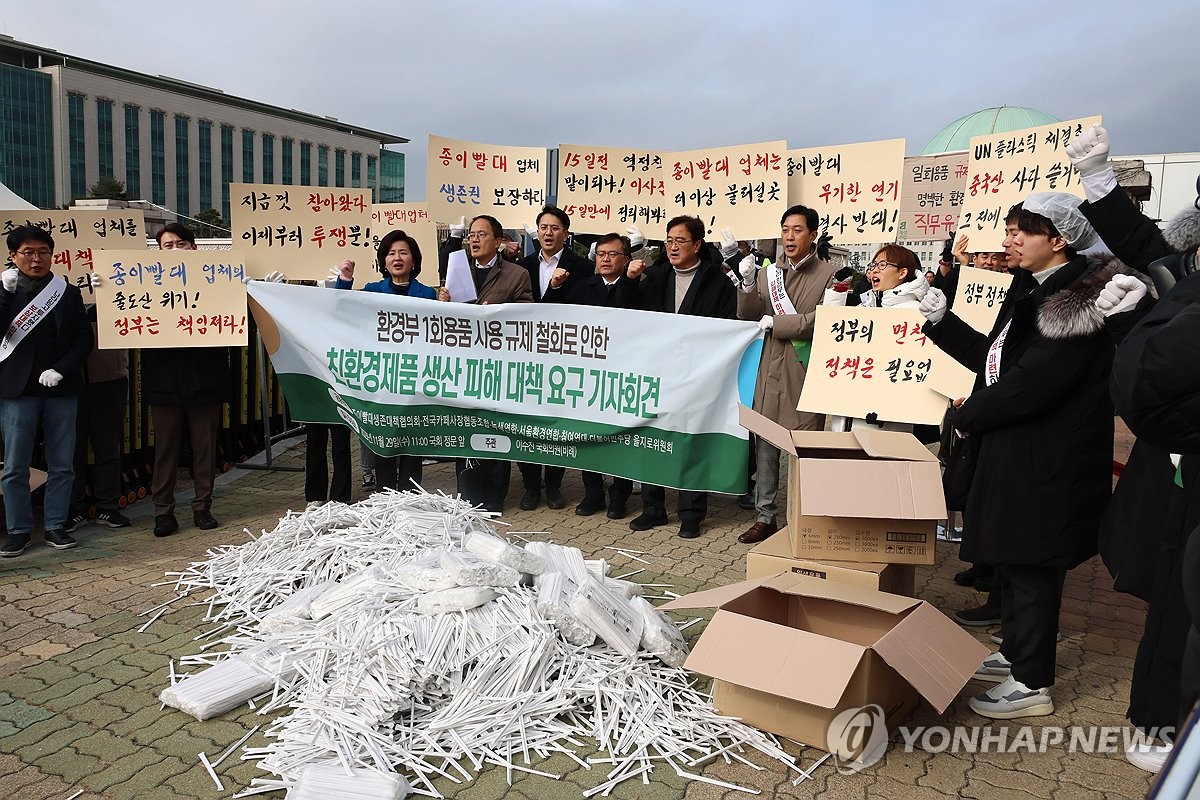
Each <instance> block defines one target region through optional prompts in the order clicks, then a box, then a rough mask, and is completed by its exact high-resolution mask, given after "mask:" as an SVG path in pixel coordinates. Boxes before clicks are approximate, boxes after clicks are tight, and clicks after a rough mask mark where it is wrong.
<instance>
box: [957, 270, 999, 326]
mask: <svg viewBox="0 0 1200 800" xmlns="http://www.w3.org/2000/svg"><path fill="white" fill-rule="evenodd" d="M1012 282H1013V276H1012V275H1010V274H1008V273H1007V272H991V271H989V270H986V269H976V268H975V267H961V268H960V269H959V273H958V291H957V292H956V293H955V295H954V313H955V314H956V315H957V316H958V317H959V319H961V320H962V321H963V322H965V323H967V324H968V325H970V326H971V327H972V328H974V329H975V330H977V331H979V332H980V333H991V332H992V326H993V325H995V324H996V316H997V315H998V314H999V313H1000V304H1001V303H1003V302H1004V298H1005V297H1007V296H1008V289H1009V287H1010V286H1012Z"/></svg>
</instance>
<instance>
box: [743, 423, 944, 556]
mask: <svg viewBox="0 0 1200 800" xmlns="http://www.w3.org/2000/svg"><path fill="white" fill-rule="evenodd" d="M738 411H739V419H740V421H741V424H742V425H743V426H744V427H746V428H748V429H749V430H751V431H753V432H754V433H756V434H758V435H759V436H762V437H763V438H764V439H766V440H767V441H769V442H771V443H772V444H774V445H775V446H776V447H778V448H779V449H780V450H782V451H783V452H785V453H788V454H789V456H790V457H791V459H790V461H789V464H788V494H787V525H788V529H789V530H790V531H791V534H792V535H791V543H792V555H793V556H795V557H797V558H814V559H818V560H827V559H832V560H834V561H862V562H878V563H887V564H933V563H934V562H935V552H934V545H935V543H936V542H937V520H939V519H945V517H946V499H945V495H943V494H942V473H941V468H940V467H939V466H938V463H937V458H936V457H935V456H934V455H933V454H932V453H930V452H929V450H928V449H926V448H925V446H924V445H922V444H921V443H920V442H918V441H917V439H916V437H915V436H913V435H912V434H909V433H902V432H897V431H877V430H860V429H855V430H853V431H849V432H845V433H841V432H835V431H789V430H787V429H786V428H784V427H783V426H781V425H777V424H776V423H774V422H772V421H771V420H769V419H767V418H766V417H764V416H762V415H761V414H759V413H757V412H755V411H752V410H751V409H749V408H746V407H745V406H740V407H739V409H738Z"/></svg>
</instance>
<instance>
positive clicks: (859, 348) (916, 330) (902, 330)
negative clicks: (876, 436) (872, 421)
mask: <svg viewBox="0 0 1200 800" xmlns="http://www.w3.org/2000/svg"><path fill="white" fill-rule="evenodd" d="M924 323H925V318H924V317H923V316H921V312H920V311H919V310H917V309H915V308H868V307H865V306H854V307H850V308H846V307H842V306H817V316H816V322H815V323H814V327H813V339H812V353H811V355H810V358H809V362H808V371H807V372H806V374H805V376H804V389H803V391H802V392H801V393H800V402H799V404H798V405H797V406H796V408H798V409H799V410H801V411H814V412H818V413H823V414H841V415H843V416H847V417H866V416H868V415H869V414H872V413H874V414H877V415H878V416H879V419H880V420H885V421H888V422H912V423H926V424H937V423H939V422H941V420H942V416H943V415H944V414H945V411H946V399H945V397H943V396H941V395H940V394H938V393H937V392H935V391H934V390H933V389H932V388H930V386H929V385H928V383H927V382H933V381H935V380H936V382H937V384H938V385H939V386H949V387H952V388H950V389H949V390H950V391H959V392H960V393H959V394H958V395H957V396H958V397H965V396H967V395H968V394H970V393H971V386H972V384H973V383H974V382H975V375H974V373H972V372H971V371H970V370H968V369H967V368H966V367H964V366H962V365H961V364H959V363H958V362H957V361H955V360H954V359H953V358H951V357H950V356H948V355H947V354H946V353H944V352H943V351H942V350H941V349H939V348H938V347H937V345H935V344H934V343H933V342H931V341H929V340H928V339H927V338H926V336H925V334H923V333H922V332H921V326H922V325H923V324H924Z"/></svg>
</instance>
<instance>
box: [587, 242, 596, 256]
mask: <svg viewBox="0 0 1200 800" xmlns="http://www.w3.org/2000/svg"><path fill="white" fill-rule="evenodd" d="M595 260H596V243H595V242H592V246H591V247H589V248H588V261H595Z"/></svg>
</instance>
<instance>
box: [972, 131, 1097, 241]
mask: <svg viewBox="0 0 1200 800" xmlns="http://www.w3.org/2000/svg"><path fill="white" fill-rule="evenodd" d="M1099 122H1100V117H1098V116H1096V117H1084V118H1082V119H1072V120H1067V121H1066V122H1056V123H1054V124H1053V125H1041V126H1038V127H1036V128H1024V129H1022V130H1019V131H1009V132H1008V133H996V134H992V135H990V136H974V137H972V138H971V149H970V150H968V151H967V152H968V155H969V156H970V161H969V163H968V164H967V188H966V195H965V196H964V197H963V207H962V212H961V213H960V215H959V219H958V229H959V230H960V231H962V232H963V233H966V234H968V235H969V236H970V237H971V250H972V251H973V252H976V253H998V252H999V251H1001V250H1003V249H1004V248H1003V247H1001V245H1002V244H1003V242H1004V217H1005V215H1006V214H1007V213H1008V209H1009V208H1010V207H1012V206H1013V205H1015V204H1017V203H1020V202H1021V201H1022V200H1024V199H1025V198H1026V197H1028V196H1029V195H1031V194H1033V193H1035V192H1069V193H1070V194H1073V195H1076V196H1078V197H1080V198H1082V197H1083V187H1082V186H1080V184H1079V174H1078V173H1077V172H1076V171H1075V168H1074V167H1073V166H1071V160H1070V159H1069V158H1067V153H1066V148H1067V145H1068V144H1070V143H1071V140H1072V139H1074V138H1075V137H1076V136H1078V135H1079V134H1081V133H1083V132H1084V131H1085V130H1087V129H1088V128H1090V127H1092V125H1094V124H1097V123H1099Z"/></svg>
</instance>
